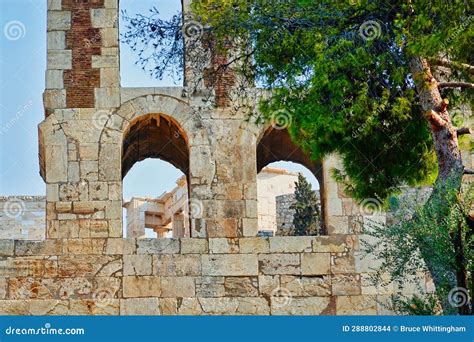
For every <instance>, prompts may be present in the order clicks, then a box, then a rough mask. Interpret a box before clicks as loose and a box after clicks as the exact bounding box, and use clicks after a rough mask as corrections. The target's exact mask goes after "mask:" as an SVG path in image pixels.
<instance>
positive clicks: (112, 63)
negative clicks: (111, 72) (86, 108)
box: [92, 55, 120, 107]
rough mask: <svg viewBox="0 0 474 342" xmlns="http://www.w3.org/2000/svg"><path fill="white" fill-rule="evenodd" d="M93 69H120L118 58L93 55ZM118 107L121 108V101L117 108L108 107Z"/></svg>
mask: <svg viewBox="0 0 474 342" xmlns="http://www.w3.org/2000/svg"><path fill="white" fill-rule="evenodd" d="M92 67H93V68H118V67H119V62H118V56H98V55H93V56H92ZM117 91H118V90H117ZM96 96H97V95H96ZM118 106H120V101H119V104H118V105H117V106H108V107H118ZM106 107H107V106H106Z"/></svg>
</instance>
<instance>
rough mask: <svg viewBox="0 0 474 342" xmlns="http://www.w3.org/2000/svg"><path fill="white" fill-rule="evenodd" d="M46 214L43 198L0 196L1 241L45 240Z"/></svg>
mask: <svg viewBox="0 0 474 342" xmlns="http://www.w3.org/2000/svg"><path fill="white" fill-rule="evenodd" d="M45 212H46V198H45V197H43V196H0V239H18V240H42V239H44V232H45Z"/></svg>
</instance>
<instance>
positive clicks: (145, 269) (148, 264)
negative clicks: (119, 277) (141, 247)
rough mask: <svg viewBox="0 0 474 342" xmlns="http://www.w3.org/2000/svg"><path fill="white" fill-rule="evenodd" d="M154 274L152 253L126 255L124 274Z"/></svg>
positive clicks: (124, 258)
mask: <svg viewBox="0 0 474 342" xmlns="http://www.w3.org/2000/svg"><path fill="white" fill-rule="evenodd" d="M151 274H152V256H151V255H124V256H123V275H124V276H130V275H134V276H143V275H151Z"/></svg>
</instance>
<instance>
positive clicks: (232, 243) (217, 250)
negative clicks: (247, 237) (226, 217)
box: [209, 238, 239, 254]
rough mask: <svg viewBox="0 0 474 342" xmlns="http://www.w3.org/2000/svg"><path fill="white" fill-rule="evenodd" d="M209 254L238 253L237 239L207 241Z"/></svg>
mask: <svg viewBox="0 0 474 342" xmlns="http://www.w3.org/2000/svg"><path fill="white" fill-rule="evenodd" d="M209 252H210V253H211V254H225V253H238V252H239V239H232V238H229V239H226V238H215V239H209Z"/></svg>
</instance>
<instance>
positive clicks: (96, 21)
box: [91, 8, 118, 28]
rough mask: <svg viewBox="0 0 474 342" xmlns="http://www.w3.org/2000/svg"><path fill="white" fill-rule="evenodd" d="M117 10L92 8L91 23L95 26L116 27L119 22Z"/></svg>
mask: <svg viewBox="0 0 474 342" xmlns="http://www.w3.org/2000/svg"><path fill="white" fill-rule="evenodd" d="M117 14H118V12H117V10H116V9H109V8H93V9H91V23H92V27H94V28H103V27H115V26H116V23H117Z"/></svg>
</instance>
